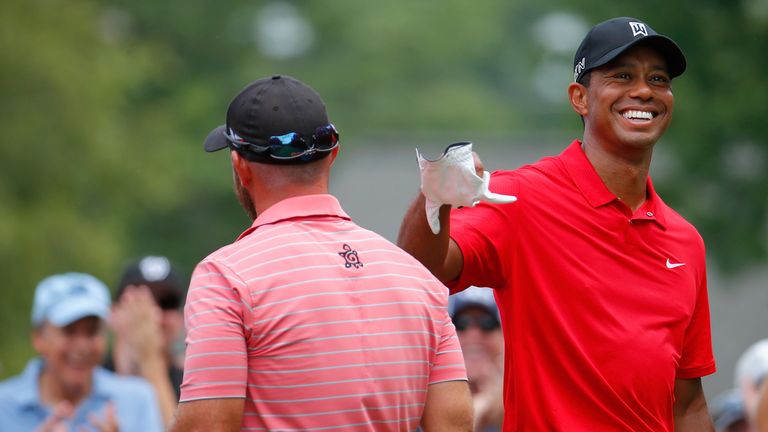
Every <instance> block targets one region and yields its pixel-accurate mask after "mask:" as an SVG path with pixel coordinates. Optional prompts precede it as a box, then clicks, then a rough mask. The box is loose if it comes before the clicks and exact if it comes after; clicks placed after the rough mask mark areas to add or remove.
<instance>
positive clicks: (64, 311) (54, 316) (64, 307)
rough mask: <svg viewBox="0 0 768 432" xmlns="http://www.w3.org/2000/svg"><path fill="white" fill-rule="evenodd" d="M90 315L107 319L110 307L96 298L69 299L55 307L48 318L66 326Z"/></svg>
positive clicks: (58, 325) (53, 322) (52, 322)
mask: <svg viewBox="0 0 768 432" xmlns="http://www.w3.org/2000/svg"><path fill="white" fill-rule="evenodd" d="M89 316H95V317H98V318H101V319H103V320H106V319H107V318H109V307H108V306H107V305H105V304H104V303H103V302H100V301H98V300H96V299H78V300H77V301H67V302H63V303H61V304H59V305H57V307H55V308H53V309H52V310H51V311H50V313H49V314H48V317H47V320H48V321H49V322H50V323H51V324H53V325H55V326H56V327H65V326H67V325H69V324H72V323H73V322H75V321H77V320H79V319H81V318H85V317H89Z"/></svg>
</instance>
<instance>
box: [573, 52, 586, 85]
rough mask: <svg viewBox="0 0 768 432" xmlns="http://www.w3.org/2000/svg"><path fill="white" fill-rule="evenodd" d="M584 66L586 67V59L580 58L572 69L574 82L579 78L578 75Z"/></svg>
mask: <svg viewBox="0 0 768 432" xmlns="http://www.w3.org/2000/svg"><path fill="white" fill-rule="evenodd" d="M586 66H587V58H586V57H582V58H581V60H579V62H578V63H576V66H574V68H573V80H574V81H577V79H578V78H579V74H580V73H581V71H583V70H584V68H585V67H586Z"/></svg>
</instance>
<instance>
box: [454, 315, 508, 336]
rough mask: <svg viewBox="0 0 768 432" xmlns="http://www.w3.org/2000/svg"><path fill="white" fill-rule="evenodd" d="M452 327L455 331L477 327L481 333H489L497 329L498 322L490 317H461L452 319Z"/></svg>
mask: <svg viewBox="0 0 768 432" xmlns="http://www.w3.org/2000/svg"><path fill="white" fill-rule="evenodd" d="M453 325H454V326H455V327H456V330H457V331H463V330H466V329H467V328H469V327H470V326H473V325H474V326H477V327H479V328H480V330H482V331H483V333H489V332H492V331H494V330H496V329H497V328H499V325H500V323H499V320H498V319H496V317H493V316H490V315H483V316H480V317H473V316H467V315H461V316H459V317H458V318H454V319H453Z"/></svg>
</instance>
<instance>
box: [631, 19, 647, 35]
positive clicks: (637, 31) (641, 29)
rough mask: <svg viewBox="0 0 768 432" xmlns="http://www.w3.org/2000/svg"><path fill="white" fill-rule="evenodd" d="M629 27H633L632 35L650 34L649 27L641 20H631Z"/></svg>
mask: <svg viewBox="0 0 768 432" xmlns="http://www.w3.org/2000/svg"><path fill="white" fill-rule="evenodd" d="M629 27H630V28H631V29H632V37H636V36H648V29H647V28H645V24H643V23H641V22H635V21H630V22H629Z"/></svg>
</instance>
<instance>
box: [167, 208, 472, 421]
mask: <svg viewBox="0 0 768 432" xmlns="http://www.w3.org/2000/svg"><path fill="white" fill-rule="evenodd" d="M447 301H448V289H447V288H446V287H445V286H444V285H442V284H441V283H440V282H439V281H438V280H437V279H435V278H434V277H433V276H432V274H431V273H429V271H428V270H426V269H425V268H424V267H423V266H422V265H421V264H419V263H418V262H417V261H416V260H415V259H414V258H412V257H411V256H410V255H408V254H407V253H405V252H404V251H402V250H401V249H400V248H398V247H397V246H395V245H393V244H392V243H390V242H389V241H387V240H385V239H384V238H383V237H381V236H379V235H377V234H375V233H373V232H371V231H369V230H366V229H363V228H361V227H359V226H357V225H356V224H355V223H353V222H352V221H351V219H350V218H349V216H347V214H346V213H345V212H344V211H343V210H342V209H341V206H340V205H339V202H338V201H337V200H336V198H335V197H333V196H331V195H305V196H300V197H294V198H289V199H286V200H284V201H281V202H279V203H277V204H275V205H273V206H272V207H270V208H269V209H267V210H266V211H265V212H263V214H261V215H259V217H258V218H257V219H256V221H254V223H253V225H252V226H251V227H250V228H249V229H248V230H247V231H245V232H244V233H243V234H241V235H240V237H239V238H238V239H237V240H236V241H235V242H234V243H233V244H230V245H228V246H225V247H223V248H221V249H219V250H218V251H216V252H214V253H213V254H211V255H209V256H208V257H207V258H205V259H204V260H203V261H202V262H201V263H200V264H198V265H197V267H196V268H195V271H194V273H193V275H192V282H191V284H190V288H189V293H188V295H187V303H186V306H185V310H184V315H185V322H186V328H187V353H186V361H185V365H184V382H183V384H182V386H181V401H182V402H186V401H192V400H196V399H209V398H232V397H235V398H245V399H246V404H245V414H244V417H243V423H242V430H250V431H266V430H269V431H312V430H324V431H325V430H348V431H374V430H375V431H404V430H414V429H416V427H417V426H418V424H419V422H420V419H421V414H422V412H423V409H424V402H425V400H426V394H427V387H428V386H429V384H434V383H438V382H443V381H451V380H466V372H465V369H464V361H463V358H462V355H461V348H460V346H459V343H458V340H457V338H456V332H455V329H454V327H453V324H452V323H451V320H450V318H449V316H448V313H447V307H446V305H447Z"/></svg>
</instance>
